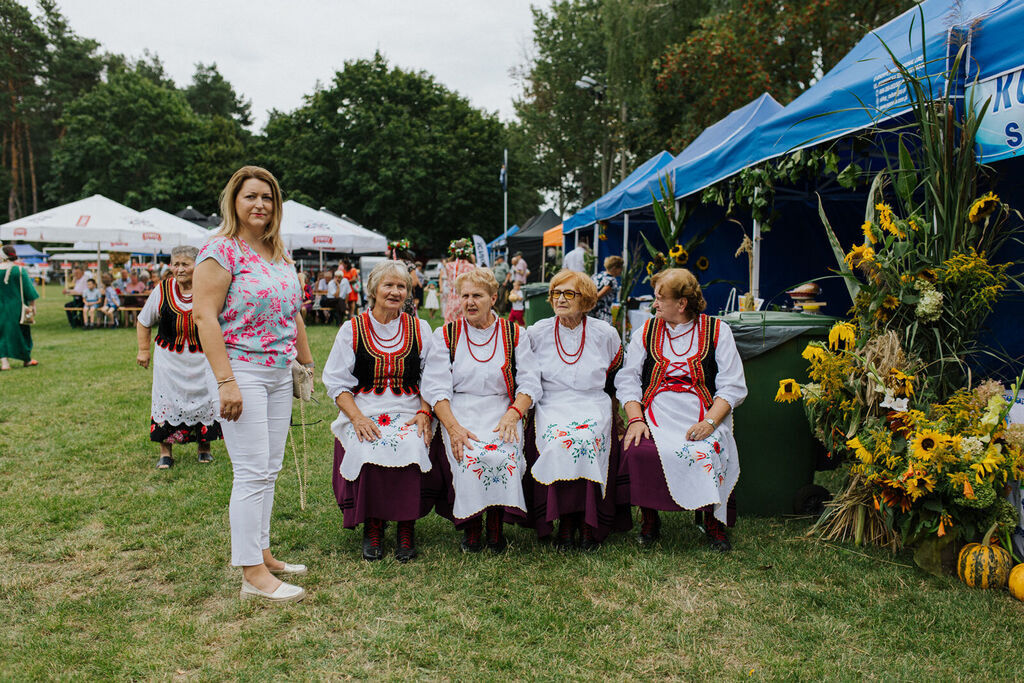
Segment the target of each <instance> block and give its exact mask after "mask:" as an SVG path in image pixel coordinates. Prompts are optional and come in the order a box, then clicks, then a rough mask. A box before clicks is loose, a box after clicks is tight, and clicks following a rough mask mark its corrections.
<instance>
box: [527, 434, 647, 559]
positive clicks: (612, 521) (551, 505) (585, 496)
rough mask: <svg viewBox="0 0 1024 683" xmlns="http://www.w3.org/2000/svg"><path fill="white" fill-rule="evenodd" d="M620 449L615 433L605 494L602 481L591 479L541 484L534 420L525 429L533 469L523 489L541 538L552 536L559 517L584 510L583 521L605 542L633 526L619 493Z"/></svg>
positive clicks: (532, 525) (533, 521) (529, 459)
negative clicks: (537, 475)
mask: <svg viewBox="0 0 1024 683" xmlns="http://www.w3.org/2000/svg"><path fill="white" fill-rule="evenodd" d="M621 451H622V443H621V442H620V441H619V439H618V438H617V437H616V436H615V435H614V434H613V435H612V446H611V453H610V454H609V456H608V482H607V485H606V486H605V492H604V495H603V496H602V495H601V486H600V484H597V483H596V482H593V481H590V480H588V479H576V480H575V481H556V482H554V483H552V484H550V485H547V484H541V483H540V482H538V481H537V480H535V479H534V478H533V474H532V472H533V464H534V463H535V462H537V458H539V457H540V453H539V452H538V450H537V439H536V430H535V427H534V424H533V419H532V418H531V419H530V422H529V424H528V425H527V428H526V462H527V463H528V464H529V466H530V470H529V471H528V472H527V474H526V476H525V477H523V488H524V493H525V494H526V504H527V506H528V510H529V515H528V518H527V519H528V526H530V527H532V528H533V529H534V530H536V532H537V537H538V538H544V537H545V536H549V535H550V534H551V533H552V531H553V530H554V525H555V522H556V521H557V520H558V518H559V517H562V516H564V515H571V514H574V513H579V512H582V513H583V522H584V523H585V524H586V525H587V526H589V527H590V528H591V529H592V532H593V535H594V539H595V540H597V541H603V540H604V539H605V538H607V537H608V534H609V533H611V532H612V531H629V530H630V529H631V528H632V527H633V519H632V516H631V514H630V507H629V499H628V497H627V499H626V500H625V501H624V502H622V503H620V502H618V500H619V499H618V496H617V495H616V481H617V478H618V477H617V474H618V471H619V458H620V454H621Z"/></svg>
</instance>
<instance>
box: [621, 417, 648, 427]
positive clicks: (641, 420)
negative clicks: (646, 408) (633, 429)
mask: <svg viewBox="0 0 1024 683" xmlns="http://www.w3.org/2000/svg"><path fill="white" fill-rule="evenodd" d="M634 422H646V420H644V418H642V417H632V418H630V419H629V422H627V423H626V426H627V427H628V426H629V425H631V424H633V423H634Z"/></svg>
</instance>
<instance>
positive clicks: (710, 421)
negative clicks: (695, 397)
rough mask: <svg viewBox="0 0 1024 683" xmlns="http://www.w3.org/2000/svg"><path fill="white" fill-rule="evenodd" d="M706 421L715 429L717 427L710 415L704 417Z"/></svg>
mask: <svg viewBox="0 0 1024 683" xmlns="http://www.w3.org/2000/svg"><path fill="white" fill-rule="evenodd" d="M704 421H705V422H707V423H708V424H709V425H711V428H712V429H714V428H715V421H714V420H712V419H711V418H710V417H705V418H704Z"/></svg>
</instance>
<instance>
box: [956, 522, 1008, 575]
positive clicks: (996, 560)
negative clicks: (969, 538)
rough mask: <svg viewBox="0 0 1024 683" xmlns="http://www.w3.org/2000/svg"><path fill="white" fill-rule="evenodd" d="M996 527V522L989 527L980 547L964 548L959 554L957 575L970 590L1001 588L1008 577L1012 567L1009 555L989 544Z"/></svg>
mask: <svg viewBox="0 0 1024 683" xmlns="http://www.w3.org/2000/svg"><path fill="white" fill-rule="evenodd" d="M997 526H998V522H994V523H993V524H992V526H991V527H989V530H988V531H987V532H985V539H984V541H982V543H981V544H980V545H977V546H975V547H973V548H965V549H964V550H963V551H961V553H960V561H959V562H958V563H957V575H958V576H959V577H960V579H961V580H962V581H963V582H964V583H966V584H967V585H968V586H971V587H972V588H1002V587H1003V586H1005V585H1006V580H1007V578H1009V576H1010V567H1011V566H1013V559H1012V558H1011V557H1010V553H1008V552H1006V550H1004V549H1003V548H999V547H997V546H993V545H992V544H991V543H992V534H993V533H995V530H996V527H997Z"/></svg>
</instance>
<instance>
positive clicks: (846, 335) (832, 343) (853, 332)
mask: <svg viewBox="0 0 1024 683" xmlns="http://www.w3.org/2000/svg"><path fill="white" fill-rule="evenodd" d="M840 342H843V343H844V344H845V345H846V349H847V350H849V349H850V347H852V346H853V345H854V344H855V343H856V342H857V329H856V328H855V327H854V326H853V325H852V324H850V323H836V324H835V325H833V326H832V329H831V330H829V331H828V345H829V348H831V349H832V350H833V351H838V350H839V343H840Z"/></svg>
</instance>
